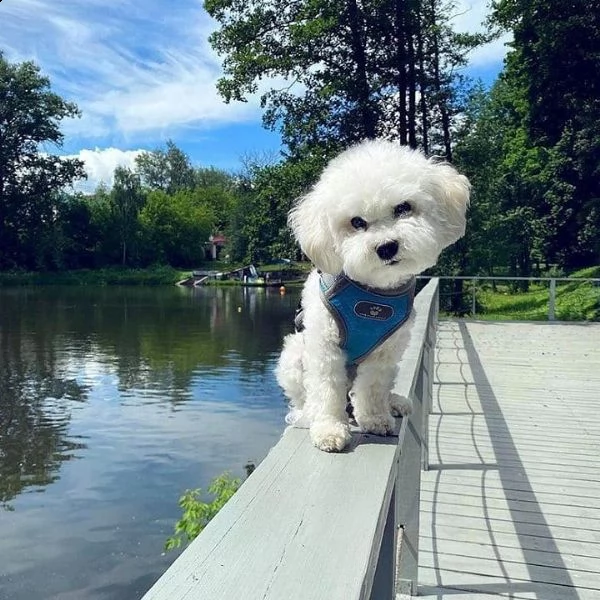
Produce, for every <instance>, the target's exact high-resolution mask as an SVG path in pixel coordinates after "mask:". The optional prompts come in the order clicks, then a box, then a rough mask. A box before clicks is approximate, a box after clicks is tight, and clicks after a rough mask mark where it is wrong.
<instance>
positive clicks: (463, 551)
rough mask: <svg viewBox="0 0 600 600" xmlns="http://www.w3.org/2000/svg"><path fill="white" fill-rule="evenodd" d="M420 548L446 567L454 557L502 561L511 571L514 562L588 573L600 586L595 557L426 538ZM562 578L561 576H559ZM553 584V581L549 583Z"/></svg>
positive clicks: (590, 579)
mask: <svg viewBox="0 0 600 600" xmlns="http://www.w3.org/2000/svg"><path fill="white" fill-rule="evenodd" d="M420 549H421V550H422V551H423V552H428V553H430V554H435V555H439V556H440V560H439V561H438V564H439V565H440V566H441V567H442V568H443V566H444V564H445V561H446V562H451V563H452V558H451V557H452V556H462V557H465V558H476V559H477V558H478V559H485V560H488V561H498V562H501V563H503V564H505V565H506V569H507V570H508V571H509V572H511V567H510V563H517V564H521V565H532V566H533V565H535V566H538V567H545V568H549V569H556V570H559V571H560V570H563V571H564V570H566V569H568V570H569V571H584V572H585V573H587V574H588V575H590V578H589V582H590V586H592V587H593V585H598V584H599V581H598V558H597V557H592V556H576V555H573V554H563V553H560V552H548V551H546V550H543V549H540V550H531V549H523V548H521V547H516V548H510V547H509V548H507V547H503V546H499V545H497V544H493V543H487V544H482V543H477V542H473V541H461V542H456V541H454V540H447V539H439V538H435V539H432V538H430V537H429V538H423V540H422V544H421V547H420ZM511 575H512V572H511ZM557 577H558V576H557ZM547 581H549V580H547Z"/></svg>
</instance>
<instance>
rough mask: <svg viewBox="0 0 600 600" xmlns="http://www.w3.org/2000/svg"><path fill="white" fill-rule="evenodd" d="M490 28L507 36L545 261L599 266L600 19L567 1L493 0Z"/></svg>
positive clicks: (580, 4)
mask: <svg viewBox="0 0 600 600" xmlns="http://www.w3.org/2000/svg"><path fill="white" fill-rule="evenodd" d="M494 9H495V10H494V15H493V21H494V22H495V23H496V24H497V25H499V26H500V27H502V28H504V29H508V30H511V31H512V32H513V35H514V43H513V50H512V51H511V53H510V55H509V60H508V62H507V69H508V71H507V75H508V76H510V78H511V80H512V81H513V82H515V83H517V85H518V86H519V88H520V89H521V90H522V100H521V107H522V113H523V120H522V127H523V130H524V137H525V140H526V143H527V144H528V146H529V147H530V148H534V149H535V152H536V160H537V165H536V167H535V171H536V172H534V173H533V175H534V177H533V178H532V181H533V183H534V184H535V185H534V189H535V203H534V204H533V208H534V210H535V212H536V214H537V215H538V216H539V218H540V221H542V223H543V227H542V238H541V241H540V245H541V247H542V248H543V252H544V254H545V257H546V259H547V260H548V261H551V262H554V261H557V262H559V263H560V264H561V265H563V266H565V267H578V266H584V265H586V264H592V263H594V262H597V261H599V260H600V256H599V255H598V252H597V248H598V246H597V244H595V243H594V241H593V240H594V238H596V237H597V234H598V208H597V206H598V200H599V199H600V168H599V166H598V165H599V164H600V126H599V123H600V82H599V81H598V76H597V73H598V72H599V71H600V52H598V48H599V47H600V15H599V14H598V11H594V10H590V5H589V3H586V2H584V1H583V0H574V1H573V2H570V3H566V4H565V3H561V2H559V1H558V0H533V1H527V2H525V1H524V0H510V1H509V0H499V1H498V2H495V3H494Z"/></svg>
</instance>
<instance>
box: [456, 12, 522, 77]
mask: <svg viewBox="0 0 600 600" xmlns="http://www.w3.org/2000/svg"><path fill="white" fill-rule="evenodd" d="M453 12H454V15H455V16H454V17H453V18H452V23H453V25H454V27H455V29H456V31H459V32H466V33H481V32H483V31H485V29H486V27H485V20H486V19H487V17H488V15H489V14H490V5H489V0H458V1H457V2H456V6H455V9H454V11H453ZM511 38H512V36H510V35H508V34H507V35H503V36H502V37H501V38H499V39H497V40H494V41H493V42H490V43H489V44H485V45H484V46H481V47H479V48H477V49H476V50H474V51H473V52H472V53H471V55H470V57H469V58H470V60H469V64H470V66H471V67H486V66H495V65H500V64H501V63H502V60H503V59H504V57H505V56H506V52H507V50H508V49H507V47H506V43H507V42H509V41H510V40H511Z"/></svg>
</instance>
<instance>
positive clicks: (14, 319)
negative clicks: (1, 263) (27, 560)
mask: <svg viewBox="0 0 600 600" xmlns="http://www.w3.org/2000/svg"><path fill="white" fill-rule="evenodd" d="M29 300H30V298H28V297H27V295H25V296H23V295H22V294H10V293H2V294H0V504H1V505H2V506H4V507H5V508H9V505H8V504H7V503H8V502H9V501H10V500H12V499H13V498H14V497H15V496H17V495H18V494H19V493H21V492H22V491H23V490H24V489H25V488H28V487H32V486H45V485H47V484H49V483H51V482H52V481H54V480H56V479H57V478H58V470H59V468H60V464H61V463H62V462H63V461H65V460H69V459H71V458H73V456H74V452H75V451H76V450H78V449H80V448H84V447H85V446H84V445H83V444H81V443H79V442H77V441H75V440H73V439H69V438H68V426H69V421H70V417H71V406H72V402H73V401H83V400H85V395H86V390H85V388H84V387H82V386H81V385H79V384H78V383H77V382H76V381H74V380H73V379H68V378H66V377H61V369H60V366H59V364H58V362H59V360H60V359H59V357H58V355H57V348H56V345H55V343H54V342H55V337H54V335H53V334H52V333H51V332H50V331H49V329H51V328H52V327H54V326H55V325H56V323H52V322H48V323H47V324H46V325H43V323H42V325H41V327H40V328H36V327H33V326H34V325H35V319H38V318H39V319H41V320H42V321H43V317H45V316H46V315H45V311H43V312H42V314H38V316H37V317H36V316H35V315H30V316H29V318H24V316H25V315H26V314H27V313H28V312H29V311H32V310H33V311H35V309H36V308H39V307H38V306H36V304H32V303H31V302H30V301H29ZM32 319H33V320H32Z"/></svg>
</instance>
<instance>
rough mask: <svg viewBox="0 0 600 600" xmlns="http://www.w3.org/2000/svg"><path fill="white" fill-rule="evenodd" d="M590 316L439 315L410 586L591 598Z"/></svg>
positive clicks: (595, 359) (598, 529)
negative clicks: (585, 320) (479, 318)
mask: <svg viewBox="0 0 600 600" xmlns="http://www.w3.org/2000/svg"><path fill="white" fill-rule="evenodd" d="M599 346H600V324H573V325H571V324H569V325H567V324H556V323H554V324H548V323H498V322H494V323H485V322H469V321H457V322H453V321H445V322H441V323H440V325H439V330H438V342H437V352H436V377H435V381H434V393H433V406H432V414H431V417H430V425H429V460H430V465H431V466H430V470H429V471H427V472H426V473H423V478H422V483H421V534H420V553H419V563H420V567H419V583H420V585H419V594H420V595H421V596H423V597H424V598H428V599H434V598H435V599H436V600H441V599H447V600H467V599H468V600H480V599H487V598H490V599H491V598H495V599H496V600H497V599H498V598H499V597H508V598H515V599H521V598H526V599H538V600H576V599H577V600H598V599H600V410H599V405H600V350H599Z"/></svg>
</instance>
